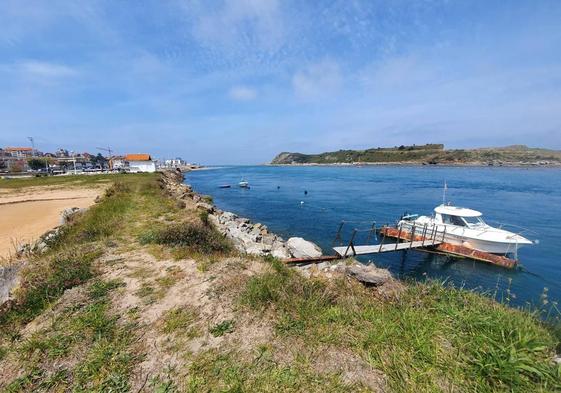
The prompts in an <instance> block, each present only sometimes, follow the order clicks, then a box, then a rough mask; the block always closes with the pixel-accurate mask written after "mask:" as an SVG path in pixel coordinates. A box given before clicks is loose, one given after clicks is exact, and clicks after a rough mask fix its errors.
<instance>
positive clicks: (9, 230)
mask: <svg viewBox="0 0 561 393" xmlns="http://www.w3.org/2000/svg"><path fill="white" fill-rule="evenodd" d="M104 188H105V187H95V188H91V187H89V188H79V187H72V188H65V189H61V188H60V187H30V188H25V189H22V190H6V189H4V190H0V217H1V220H0V258H7V257H9V256H10V255H13V254H14V251H15V249H16V247H17V246H18V245H20V244H24V243H29V242H31V241H34V240H36V239H37V238H38V237H39V236H41V235H42V234H43V233H45V232H47V231H48V230H50V229H52V228H54V227H56V226H58V225H60V223H61V217H60V215H61V213H62V211H63V210H64V209H67V208H70V207H79V208H84V207H88V206H90V205H91V204H93V203H94V201H95V198H96V197H97V196H98V195H100V194H101V193H102V192H103V190H104Z"/></svg>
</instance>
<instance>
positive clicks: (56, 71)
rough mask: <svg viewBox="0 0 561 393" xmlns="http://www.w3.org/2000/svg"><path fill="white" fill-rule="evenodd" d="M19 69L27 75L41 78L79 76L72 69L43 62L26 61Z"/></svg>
mask: <svg viewBox="0 0 561 393" xmlns="http://www.w3.org/2000/svg"><path fill="white" fill-rule="evenodd" d="M19 69H20V70H21V71H22V72H23V73H24V74H26V75H29V76H34V77H41V78H50V79H51V78H65V77H71V76H76V75H78V71H76V70H75V69H74V68H72V67H68V66H66V65H63V64H55V63H49V62H43V61H33V60H32V61H26V62H23V63H21V64H20V65H19Z"/></svg>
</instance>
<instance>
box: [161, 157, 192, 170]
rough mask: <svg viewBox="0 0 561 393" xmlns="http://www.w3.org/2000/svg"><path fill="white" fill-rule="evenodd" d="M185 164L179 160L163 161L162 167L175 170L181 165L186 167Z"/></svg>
mask: <svg viewBox="0 0 561 393" xmlns="http://www.w3.org/2000/svg"><path fill="white" fill-rule="evenodd" d="M186 164H187V163H186V162H185V161H183V160H182V159H181V158H179V157H178V158H174V159H173V160H165V161H164V166H165V167H166V168H176V167H180V166H183V165H186Z"/></svg>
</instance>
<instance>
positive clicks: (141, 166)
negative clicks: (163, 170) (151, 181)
mask: <svg viewBox="0 0 561 393" xmlns="http://www.w3.org/2000/svg"><path fill="white" fill-rule="evenodd" d="M125 161H127V162H128V163H129V168H130V171H131V172H133V173H135V172H155V171H156V163H155V162H154V161H152V157H150V154H127V155H126V156H125Z"/></svg>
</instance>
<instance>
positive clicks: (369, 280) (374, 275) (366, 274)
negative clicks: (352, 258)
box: [345, 264, 392, 286]
mask: <svg viewBox="0 0 561 393" xmlns="http://www.w3.org/2000/svg"><path fill="white" fill-rule="evenodd" d="M345 273H346V274H347V275H348V276H350V277H353V278H354V279H356V280H358V281H360V282H362V283H364V284H367V285H373V286H379V285H382V284H384V283H385V282H387V281H389V280H390V279H391V278H392V276H391V274H390V272H389V271H388V270H387V269H379V268H377V267H375V266H374V265H361V264H355V265H352V266H347V268H346V269H345Z"/></svg>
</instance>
